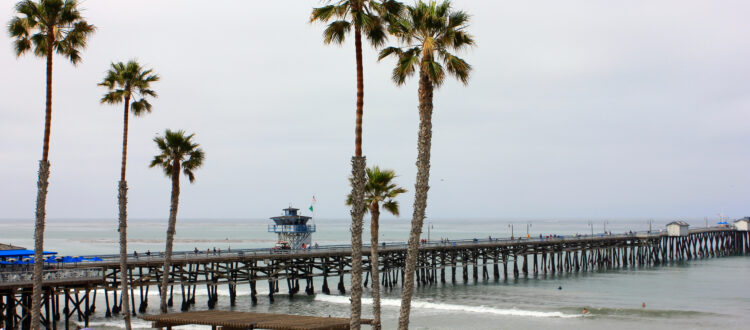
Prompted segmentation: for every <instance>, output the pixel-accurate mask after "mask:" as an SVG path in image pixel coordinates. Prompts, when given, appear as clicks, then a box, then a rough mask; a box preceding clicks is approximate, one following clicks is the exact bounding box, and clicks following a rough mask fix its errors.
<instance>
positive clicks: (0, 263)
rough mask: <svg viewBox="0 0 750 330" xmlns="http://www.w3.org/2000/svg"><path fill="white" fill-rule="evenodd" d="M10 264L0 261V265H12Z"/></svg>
mask: <svg viewBox="0 0 750 330" xmlns="http://www.w3.org/2000/svg"><path fill="white" fill-rule="evenodd" d="M12 264H13V263H12V262H8V261H3V260H0V265H12Z"/></svg>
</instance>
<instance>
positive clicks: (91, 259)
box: [86, 257, 103, 261]
mask: <svg viewBox="0 0 750 330" xmlns="http://www.w3.org/2000/svg"><path fill="white" fill-rule="evenodd" d="M86 260H88V261H103V260H102V258H99V257H93V258H88V259H86Z"/></svg>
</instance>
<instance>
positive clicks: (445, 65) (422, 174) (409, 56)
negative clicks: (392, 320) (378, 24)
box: [379, 0, 474, 329]
mask: <svg viewBox="0 0 750 330" xmlns="http://www.w3.org/2000/svg"><path fill="white" fill-rule="evenodd" d="M468 22H469V15H468V14H466V13H465V12H463V11H460V10H453V9H452V8H451V4H450V1H447V0H446V1H443V2H442V3H440V4H438V3H436V2H434V1H432V2H429V3H425V2H422V1H419V2H417V3H416V4H415V5H413V6H408V8H407V10H406V13H405V14H404V15H403V17H401V18H400V19H398V20H397V21H395V22H394V23H393V24H391V25H390V27H389V32H390V33H392V34H393V35H394V36H396V37H397V38H398V39H399V41H400V44H401V45H402V47H387V48H385V49H383V50H382V51H381V52H380V56H379V59H383V58H385V57H388V56H395V57H396V58H397V64H396V67H395V68H394V69H393V76H392V78H393V81H394V82H395V83H396V84H397V85H402V84H404V82H405V81H406V78H407V77H410V76H412V75H414V73H415V72H416V68H417V67H418V68H419V94H418V95H419V134H418V135H419V136H418V140H417V152H418V153H417V179H416V184H415V195H414V214H413V216H412V224H411V232H410V234H409V247H408V249H407V254H406V269H405V270H404V273H405V274H404V284H403V293H402V297H401V314H400V315H399V322H398V326H399V329H407V328H408V327H409V312H410V310H411V297H412V294H413V291H414V269H415V266H416V261H417V253H418V249H419V237H420V235H421V233H422V224H423V223H424V215H425V209H426V208H427V191H428V190H429V178H430V148H431V143H432V93H433V90H434V88H435V87H439V86H440V85H441V84H442V83H443V81H444V79H445V72H446V71H447V72H448V74H450V75H453V76H454V77H455V78H456V79H458V80H459V81H461V82H462V83H464V84H467V82H468V78H469V72H470V71H471V66H470V65H469V64H468V63H466V61H464V60H463V59H461V58H459V57H457V56H455V55H453V54H451V51H454V52H455V51H460V50H462V49H465V48H468V47H469V46H472V45H474V38H473V37H472V36H471V35H470V34H468V33H467V32H466V31H465V30H466V27H467V24H468ZM441 62H442V64H441Z"/></svg>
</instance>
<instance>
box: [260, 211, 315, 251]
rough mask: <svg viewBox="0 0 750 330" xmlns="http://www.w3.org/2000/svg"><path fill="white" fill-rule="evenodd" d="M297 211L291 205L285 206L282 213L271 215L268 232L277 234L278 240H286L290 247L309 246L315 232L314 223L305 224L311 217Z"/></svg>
mask: <svg viewBox="0 0 750 330" xmlns="http://www.w3.org/2000/svg"><path fill="white" fill-rule="evenodd" d="M297 211H299V209H295V208H293V207H291V206H290V207H288V208H285V209H284V215H282V216H278V217H271V220H273V222H274V224H273V225H268V232H269V233H276V234H278V235H279V242H288V243H289V247H290V248H292V249H301V248H302V244H304V245H305V246H309V245H310V243H311V242H312V233H314V232H315V224H311V225H308V224H307V221H309V220H310V219H312V217H308V216H304V215H298V214H297Z"/></svg>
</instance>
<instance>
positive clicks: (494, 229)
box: [0, 218, 750, 330]
mask: <svg viewBox="0 0 750 330" xmlns="http://www.w3.org/2000/svg"><path fill="white" fill-rule="evenodd" d="M315 222H316V223H315V224H316V225H317V230H318V232H316V233H315V234H314V235H313V242H317V243H318V244H320V245H330V244H346V243H348V241H349V239H350V234H349V223H348V220H345V219H340V220H332V219H315ZM667 222H668V221H667V220H665V219H656V220H654V221H653V223H652V224H651V226H652V228H653V229H654V230H658V229H661V228H664V225H665V224H666V223H667ZM688 222H690V223H691V226H693V227H702V226H704V225H705V221H704V220H703V219H697V218H696V219H692V220H689V221H688ZM714 222H715V221H714ZM269 223H270V220H267V219H184V220H183V219H179V220H178V224H177V234H176V240H175V250H177V251H179V250H193V249H194V248H198V249H199V250H206V249H213V248H214V247H216V248H221V249H222V250H225V249H227V248H231V249H240V248H261V247H270V246H272V245H273V243H274V242H275V241H276V237H275V236H274V235H273V234H271V233H268V232H267V225H268V224H269ZM511 223H512V224H513V228H512V229H511V227H510V226H509V225H510V224H511ZM116 224H117V220H116V219H100V220H91V219H88V220H81V219H52V220H49V221H48V222H47V229H46V233H45V250H48V251H56V252H58V254H59V255H71V256H76V255H92V254H116V253H118V246H119V244H118V241H117V240H118V236H117V235H118V234H117V230H116ZM527 226H528V231H529V235H531V236H538V235H540V234H542V235H548V234H575V233H581V234H583V233H590V232H591V231H592V230H593V232H594V233H597V232H602V231H603V230H604V227H605V226H606V230H607V231H612V232H613V233H621V232H626V231H629V230H633V231H638V230H647V229H648V228H649V222H648V221H647V219H608V220H602V219H583V220H582V219H536V220H523V221H520V220H519V221H515V220H508V219H475V220H463V219H435V220H433V219H430V220H429V221H426V222H425V228H424V230H423V231H424V233H423V238H425V239H426V238H427V235H428V227H429V235H430V238H431V239H433V240H438V239H441V238H449V239H451V240H457V239H470V238H486V237H487V236H492V237H508V236H511V230H512V231H513V235H514V236H526V232H527ZM368 227H369V226H368V225H365V228H368ZM408 230H409V220H408V219H406V218H402V219H383V220H382V221H381V237H380V240H381V241H385V242H403V241H406V239H407V235H408ZM165 233H166V219H150V220H149V219H133V220H130V222H129V227H128V237H129V243H128V244H129V251H130V253H132V252H133V251H138V252H139V253H142V252H145V251H152V252H156V251H162V250H163V249H164V236H165ZM32 238H33V221H32V220H30V219H29V220H0V243H10V244H13V245H18V246H23V247H27V248H31V247H33V239H32ZM364 241H365V242H368V241H369V232H367V231H365V233H364ZM748 278H750V257H748V256H733V257H725V258H714V259H702V260H694V261H689V262H679V263H673V264H669V265H663V266H656V267H649V268H641V269H629V268H626V269H614V270H606V271H595V272H583V273H575V274H559V273H558V274H554V275H550V274H548V275H539V276H531V275H530V276H528V277H523V276H522V277H520V278H518V279H508V280H503V279H501V280H498V281H496V280H494V279H489V280H486V281H483V280H481V279H480V280H479V281H478V282H474V281H473V280H470V282H469V283H462V282H461V280H460V277H459V279H458V280H459V282H458V283H457V284H450V283H447V284H444V285H435V286H425V287H421V288H416V289H415V290H416V291H415V294H414V299H413V302H412V314H411V323H410V327H411V328H412V329H610V330H614V329H633V328H639V329H744V328H747V326H748V324H750V286H748V285H747V279H748ZM330 280H332V281H333V282H331V285H333V286H334V288H335V283H337V282H336V280H335V279H334V278H330V279H329V281H330ZM315 284H316V288H315V290H316V295H314V296H306V295H305V294H304V293H301V294H297V295H295V296H294V298H293V299H286V298H287V297H288V296H287V295H286V294H285V292H286V287H285V284H284V282H283V281H282V282H280V285H281V288H280V289H281V290H280V292H279V293H278V294H276V296H275V297H276V299H275V302H274V303H273V304H271V303H270V302H269V301H268V299H267V298H266V297H265V295H264V294H267V292H264V291H263V290H268V289H267V287H266V286H264V285H263V284H262V283H259V285H258V289H259V292H258V304H257V305H252V304H251V301H250V298H249V287H248V286H247V285H245V286H242V285H240V286H239V287H238V297H237V305H236V306H234V307H230V306H229V293H228V291H227V288H226V287H219V301H218V304H217V307H216V308H217V309H221V310H237V311H256V312H272V313H295V314H305V315H318V316H328V315H331V316H338V317H347V316H348V312H349V298H348V296H346V295H339V294H338V293H337V291H335V290H332V293H333V294H332V295H324V294H322V293H320V292H321V289H320V286H321V284H322V281H320V280H319V279H316V282H315ZM303 285H304V284H303ZM156 292H157V290H155V288H154V290H151V291H150V293H149V295H150V297H149V306H148V313H158V295H157V294H156ZM347 292H349V288H348V287H347ZM136 294H137V291H136ZM400 295H401V292H400V290H399V288H398V287H396V288H394V289H393V290H385V291H384V292H383V293H382V305H383V311H382V312H383V328H384V329H393V328H395V327H396V323H397V321H398V312H399V303H400ZM364 296H365V297H364V299H363V304H364V306H363V314H364V315H363V317H370V316H371V303H372V301H371V299H369V297H370V289H369V288H368V289H365V294H364ZM97 299H98V300H102V301H101V302H97V310H96V314H95V315H94V316H93V318H92V319H91V323H90V324H91V326H92V327H93V328H95V329H119V328H122V327H123V322H122V321H121V320H120V319H119V318H118V317H112V318H109V319H107V318H105V317H104V310H105V305H104V301H103V294H99V295H98V298H97ZM644 303H645V305H646V307H645V308H643V307H642V304H644ZM175 307H176V308H177V310H179V304H175ZM584 308H585V309H587V310H588V311H589V313H588V314H587V316H585V317H584V316H583V315H582V310H583V309H584ZM204 309H207V306H206V292H205V288H203V290H202V291H201V288H199V289H198V292H197V296H196V304H195V306H194V308H193V310H204ZM149 325H150V323H149V322H146V321H143V320H139V319H137V318H136V319H134V326H135V327H136V328H149ZM182 328H191V327H182ZM194 328H196V329H198V328H201V327H194Z"/></svg>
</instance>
